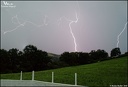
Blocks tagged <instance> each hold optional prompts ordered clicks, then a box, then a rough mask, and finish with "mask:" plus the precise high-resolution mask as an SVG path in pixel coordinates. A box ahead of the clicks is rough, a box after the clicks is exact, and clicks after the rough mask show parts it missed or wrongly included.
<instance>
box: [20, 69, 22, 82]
mask: <svg viewBox="0 0 128 87" xmlns="http://www.w3.org/2000/svg"><path fill="white" fill-rule="evenodd" d="M20 80H22V71H21V73H20Z"/></svg>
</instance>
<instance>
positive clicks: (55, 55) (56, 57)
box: [48, 53, 60, 62]
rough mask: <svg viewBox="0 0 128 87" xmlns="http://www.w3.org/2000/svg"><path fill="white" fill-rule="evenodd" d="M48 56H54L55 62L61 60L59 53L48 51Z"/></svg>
mask: <svg viewBox="0 0 128 87" xmlns="http://www.w3.org/2000/svg"><path fill="white" fill-rule="evenodd" d="M48 56H49V57H52V59H51V60H52V61H53V62H57V61H59V57H60V55H57V54H53V53H48Z"/></svg>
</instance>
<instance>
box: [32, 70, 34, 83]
mask: <svg viewBox="0 0 128 87" xmlns="http://www.w3.org/2000/svg"><path fill="white" fill-rule="evenodd" d="M32 81H34V71H32Z"/></svg>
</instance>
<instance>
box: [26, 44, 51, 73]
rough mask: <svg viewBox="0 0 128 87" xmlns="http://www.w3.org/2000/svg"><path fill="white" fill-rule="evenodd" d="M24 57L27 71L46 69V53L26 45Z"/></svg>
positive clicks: (47, 58)
mask: <svg viewBox="0 0 128 87" xmlns="http://www.w3.org/2000/svg"><path fill="white" fill-rule="evenodd" d="M24 57H25V60H26V63H27V65H26V66H27V70H28V71H32V70H43V69H48V65H47V64H48V62H49V61H50V58H49V57H48V54H47V52H45V51H41V50H38V49H37V47H36V46H33V45H28V46H26V47H25V48H24Z"/></svg>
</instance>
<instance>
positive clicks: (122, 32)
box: [116, 22, 128, 47]
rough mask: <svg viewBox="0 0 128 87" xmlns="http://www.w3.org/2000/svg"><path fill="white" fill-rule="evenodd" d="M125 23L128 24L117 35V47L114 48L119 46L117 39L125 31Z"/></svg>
mask: <svg viewBox="0 0 128 87" xmlns="http://www.w3.org/2000/svg"><path fill="white" fill-rule="evenodd" d="M127 23H128V22H126V24H125V26H124V28H123V30H122V31H121V32H120V33H119V35H118V36H117V45H116V47H119V46H118V45H119V37H120V35H121V34H122V33H123V32H124V30H125V29H126V26H127Z"/></svg>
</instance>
